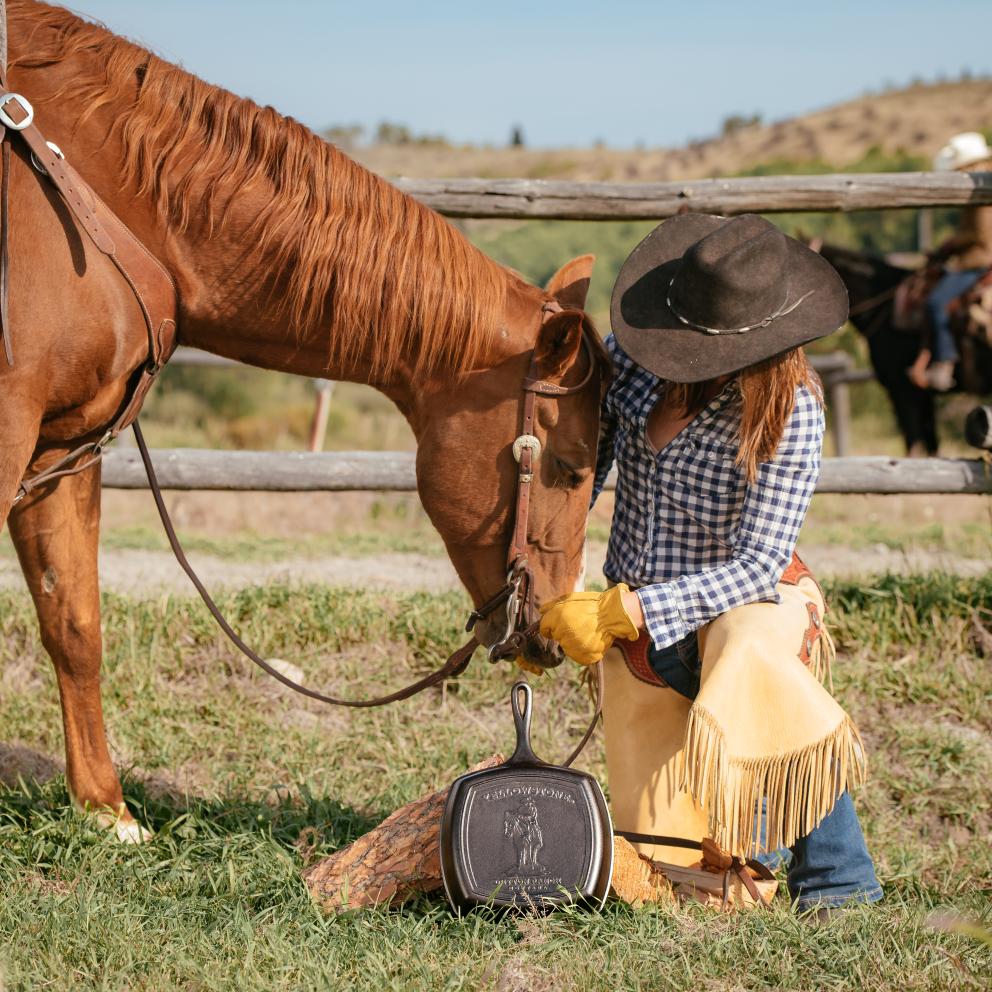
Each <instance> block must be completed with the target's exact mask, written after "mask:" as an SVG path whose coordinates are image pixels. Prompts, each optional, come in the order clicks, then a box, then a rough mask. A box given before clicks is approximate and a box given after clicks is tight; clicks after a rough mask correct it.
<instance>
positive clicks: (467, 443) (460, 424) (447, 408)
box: [408, 255, 609, 667]
mask: <svg viewBox="0 0 992 992" xmlns="http://www.w3.org/2000/svg"><path fill="white" fill-rule="evenodd" d="M592 265H593V258H592V256H589V255H586V256H582V257H580V258H577V259H573V260H572V261H571V262H569V263H568V264H567V265H565V266H563V267H562V268H561V269H560V270H559V271H558V272H557V273H556V274H555V275H554V276H553V277H552V279H551V280H550V282H549V283H548V285H547V286H546V288H545V290H544V291H543V292H542V291H540V290H538V289H537V288H536V287H531V286H526V285H525V284H523V283H521V282H519V281H517V282H514V283H513V285H512V286H511V289H510V291H509V292H508V297H507V303H506V307H505V311H504V319H503V322H502V325H501V327H500V328H499V331H498V338H499V341H498V343H497V349H496V350H497V355H496V357H495V360H492V359H490V360H489V361H487V363H486V367H485V368H484V369H478V370H475V371H473V372H470V373H469V374H466V375H463V376H460V377H457V378H453V379H449V380H447V381H444V382H443V383H440V384H438V385H436V386H435V387H434V388H432V389H425V390H422V391H421V394H420V396H419V399H418V401H417V403H416V409H415V410H414V411H413V412H412V415H410V414H408V415H409V416H410V421H411V424H412V425H413V427H414V431H415V433H416V435H417V439H418V449H417V481H418V489H419V491H420V497H421V501H422V502H423V505H424V508H425V509H426V511H427V513H428V515H429V516H430V518H431V520H432V522H433V523H434V525H435V527H436V528H437V530H438V531H439V533H440V534H441V536H442V538H443V540H444V543H445V546H446V548H447V550H448V554H449V556H450V558H451V561H452V563H453V564H454V566H455V569H456V570H457V572H458V575H459V577H460V578H461V580H462V582H463V584H464V585H465V587H466V589H467V590H468V592H469V594H470V595H471V597H472V599H473V601H474V603H475V606H476V608H477V610H478V609H479V608H480V607H482V605H483V604H486V603H487V602H492V601H493V598H494V597H496V598H498V596H499V594H500V592H501V591H503V592H504V593H506V594H507V601H506V602H499V603H497V605H496V607H495V608H493V609H490V610H485V609H482V610H479V615H477V617H476V619H477V622H476V623H475V634H476V636H477V637H478V639H479V640H480V642H481V643H482V644H484V645H487V646H493V645H499V644H501V643H505V642H506V638H507V636H508V635H510V634H513V633H514V631H516V633H517V637H516V639H515V640H514V642H513V648H512V650H508V651H504V652H503V655H506V654H507V653H519V654H522V655H523V656H524V657H526V658H527V659H528V660H529V661H531V662H533V663H536V664H540V665H543V666H545V667H548V666H550V665H554V664H557V663H558V662H560V660H561V656H560V653H559V652H558V649H557V648H556V647H554V646H553V645H551V644H549V643H547V642H546V641H544V639H543V638H541V637H540V636H539V635H538V634H537V633H536V632H535V630H534V628H535V626H536V624H535V621H536V620H537V618H538V617H537V608H538V606H539V605H540V604H541V603H542V602H546V601H548V600H549V599H552V598H554V597H556V596H560V595H563V594H565V593H568V592H571V591H573V590H574V588H575V587H576V584H577V583H578V581H579V579H580V576H581V573H582V571H583V559H584V547H585V525H586V517H587V513H588V508H589V501H590V496H591V492H592V484H593V474H594V469H595V463H596V448H597V436H598V430H599V406H600V401H601V398H602V389H603V388H604V386H605V383H606V381H607V376H608V369H609V361H608V358H607V356H606V354H605V351H604V349H603V346H602V343H601V342H600V339H599V336H598V335H597V333H596V331H595V329H594V328H593V326H592V324H591V322H590V320H589V318H588V316H587V315H586V314H585V312H584V311H583V310H582V309H581V308H582V307H583V306H584V304H585V298H586V292H587V290H588V287H589V279H590V276H591V273H592ZM534 379H536V380H537V382H538V386H539V387H542V388H541V391H540V392H539V393H538V394H537V395H535V396H534V397H533V403H532V408H533V423H532V424H525V422H524V421H525V412H526V402H527V400H526V397H527V393H526V392H525V383H526V382H528V381H532V380H534ZM543 387H547V388H546V389H545V388H543ZM534 439H536V441H534ZM515 442H516V443H515ZM528 445H532V449H531V451H530V452H529V455H528V454H524V452H523V450H522V446H528ZM521 457H522V458H528V459H529V460H528V461H527V462H522V461H518V458H521ZM522 481H523V482H525V483H526V484H525V485H524V486H523V487H522V486H521V482H522ZM511 548H512V549H513V551H512V553H511ZM515 569H516V572H515V571H514V570H515ZM521 570H523V571H524V572H525V573H526V574H525V576H524V577H523V581H522V582H521V581H520V579H521ZM512 586H515V588H511V587H512ZM527 627H530V628H531V629H530V630H526V631H525V628H527Z"/></svg>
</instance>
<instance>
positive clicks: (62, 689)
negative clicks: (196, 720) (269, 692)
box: [8, 464, 149, 843]
mask: <svg viewBox="0 0 992 992" xmlns="http://www.w3.org/2000/svg"><path fill="white" fill-rule="evenodd" d="M8 522H9V526H10V533H11V537H12V538H13V540H14V546H15V547H16V549H17V555H18V558H19V559H20V562H21V568H22V570H23V572H24V577H25V578H26V579H27V583H28V588H29V589H30V591H31V596H32V598H33V599H34V604H35V609H36V610H37V612H38V622H39V624H40V626H41V640H42V643H43V644H44V646H45V650H46V651H47V652H48V654H49V656H50V657H51V659H52V662H53V664H54V665H55V675H56V679H57V681H58V686H59V696H60V699H61V703H62V725H63V730H64V733H65V757H66V780H67V783H68V787H69V794H70V796H71V797H72V800H73V803H74V804H75V805H76V806H77V807H79V808H80V809H83V810H86V811H90V812H92V813H94V814H95V815H96V817H97V819H98V823H99V824H100V825H101V826H103V827H106V828H109V829H113V830H114V831H115V832H116V835H117V837H118V838H119V839H120V840H122V841H125V842H128V843H138V842H141V841H143V840H145V839H147V837H148V836H149V834H148V831H146V830H145V829H144V828H143V827H142V826H141V825H140V824H138V823H137V821H135V820H134V818H133V817H132V816H131V814H130V812H129V811H128V809H127V807H126V806H125V804H124V797H123V794H122V792H121V784H120V780H119V779H118V777H117V772H116V771H115V770H114V766H113V762H112V761H111V760H110V752H109V750H108V748H107V737H106V731H105V729H104V723H103V704H102V702H101V699H100V665H101V662H102V658H103V639H102V635H101V632H100V584H99V574H98V571H97V552H98V546H99V535H100V466H99V464H97V465H95V466H94V467H92V468H90V469H87V470H86V471H84V472H81V473H80V474H78V475H72V476H68V477H66V478H64V479H62V480H60V481H59V483H58V484H57V485H56V487H55V488H54V489H52V490H47V489H45V490H42V491H39V492H38V493H37V494H34V495H32V496H29V497H28V498H27V499H25V500H24V501H23V502H22V503H19V504H17V506H15V507H14V509H13V511H12V512H11V514H10V518H9V521H8Z"/></svg>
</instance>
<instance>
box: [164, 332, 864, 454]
mask: <svg viewBox="0 0 992 992" xmlns="http://www.w3.org/2000/svg"><path fill="white" fill-rule="evenodd" d="M809 358H810V364H811V365H812V366H813V368H814V369H816V371H817V372H818V373H819V374H820V377H821V378H822V379H823V385H824V388H825V389H826V391H827V396H828V399H829V405H830V411H831V413H832V415H833V416H832V421H833V424H832V431H833V437H834V450H835V451H836V452H837V454H838V455H846V454H847V453H848V452H849V451H850V450H851V399H850V393H849V392H848V388H847V387H848V384H849V383H852V382H866V381H868V380H870V379H874V378H875V375H874V373H873V372H872V371H871V370H870V369H856V368H855V367H854V361H853V360H852V358H851V356H850V355H848V354H847V352H844V351H832V352H829V353H828V354H823V355H810V356H809ZM171 361H172V364H173V365H195V366H204V367H206V368H223V369H230V368H245V367H246V366H244V365H242V364H241V362H236V361H234V360H233V359H231V358H223V357H221V356H220V355H212V354H210V352H208V351H200V350H199V349H197V348H179V349H178V350H177V351H176V353H175V355H173V356H172V360H171ZM313 381H314V385H315V387H316V389H317V397H316V403H315V407H314V414H313V422H312V424H311V428H310V444H309V450H310V451H320V450H321V449H322V448H323V447H324V437H325V436H326V434H327V418H328V416H329V414H330V402H331V389H332V388H333V383H332V382H329V381H328V380H327V379H314V380H313Z"/></svg>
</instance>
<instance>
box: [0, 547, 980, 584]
mask: <svg viewBox="0 0 992 992" xmlns="http://www.w3.org/2000/svg"><path fill="white" fill-rule="evenodd" d="M799 550H800V553H801V554H802V556H803V558H804V560H805V561H806V562H807V564H808V565H809V566H810V568H811V569H812V570H813V571H814V573H815V574H816V575H818V576H820V577H821V578H825V579H826V578H849V577H851V576H858V575H872V574H879V573H883V572H894V573H896V574H910V573H919V572H929V571H934V570H937V571H946V572H951V573H953V574H957V575H963V576H979V575H984V574H985V573H986V572H987V571H988V562H987V561H983V560H980V559H977V558H966V557H963V556H960V555H954V554H951V553H949V552H944V551H928V550H924V549H910V550H895V549H892V548H888V547H886V546H884V545H879V546H878V547H873V548H844V547H838V546H835V545H820V546H817V545H813V546H809V547H807V546H800V549H799ZM192 557H193V564H194V567H195V568H196V570H197V572H198V573H199V575H200V577H201V578H202V579H203V581H204V582H205V583H206V585H207V587H208V588H210V589H221V588H227V589H241V588H244V587H246V586H251V585H258V584H264V583H267V582H291V583H300V582H304V583H309V582H312V583H317V584H320V585H328V586H348V587H356V588H363V589H391V590H425V591H428V592H443V591H446V590H450V589H457V588H460V584H459V581H458V576H457V575H456V574H455V570H454V568H452V566H451V563H450V562H449V561H448V560H447V559H445V558H438V557H433V556H429V555H421V554H405V553H400V552H392V553H382V554H377V555H375V557H367V558H358V557H351V556H343V555H342V556H326V557H317V558H304V557H294V558H288V559H284V560H281V561H261V562H239V561H230V560H228V559H222V558H215V557H212V556H210V555H195V556H192ZM605 557H606V546H605V545H603V544H593V545H590V548H589V571H588V575H589V576H590V578H591V579H592V580H593V581H595V578H596V577H597V576H601V575H602V571H603V561H604V559H605ZM100 581H101V585H102V587H103V589H104V590H106V591H109V592H116V593H121V594H129V595H138V596H144V595H154V594H159V593H162V592H168V593H173V594H176V595H182V594H186V593H188V594H190V595H192V594H193V589H192V587H191V586H190V583H189V579H187V578H186V576H185V575H184V574H183V572H182V570H181V569H180V568H179V566H178V565H177V564H176V562H175V559H174V558H173V557H172V555H171V554H170V553H169V552H166V551H138V550H128V549H107V550H104V551H103V552H102V553H101V555H100ZM23 582H24V580H23V578H22V577H21V574H20V569H19V567H18V565H17V562H16V561H14V560H10V559H7V560H0V587H5V588H23Z"/></svg>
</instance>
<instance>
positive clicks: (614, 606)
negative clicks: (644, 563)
mask: <svg viewBox="0 0 992 992" xmlns="http://www.w3.org/2000/svg"><path fill="white" fill-rule="evenodd" d="M629 591H630V589H629V588H628V587H627V586H625V585H624V584H623V583H622V582H621V583H620V584H619V585H615V586H613V588H612V589H607V590H606V592H573V593H572V594H571V595H569V596H562V597H560V598H559V599H554V600H552V601H551V602H550V603H545V605H544V606H542V607H541V633H542V634H543V635H544V636H545V637H547V638H548V639H549V640H552V641H557V642H558V643H559V644H560V645H561V646H562V650H563V651H564V652H565V654H567V655H568V656H569V658H571V659H572V660H573V661H577V662H578V663H579V664H580V665H594V664H595V663H596V662H597V661H600V660H601V659H602V657H603V655H604V654H606V652H607V651H609V649H610V645H611V644H612V643H613V642H614V641H615V640H616V639H617V638H618V637H623V638H625V639H626V640H628V641H636V640H637V638H638V637H639V636H640V631H639V630H638V629H637V626H636V625H635V623H634V621H633V620H632V619H631V618H630V615H629V614H628V613H627V611H626V610H625V609H624V608H623V601H622V600H621V598H620V597H621V595H622V594H623V593H625V592H629Z"/></svg>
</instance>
